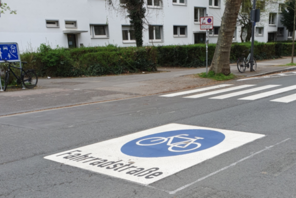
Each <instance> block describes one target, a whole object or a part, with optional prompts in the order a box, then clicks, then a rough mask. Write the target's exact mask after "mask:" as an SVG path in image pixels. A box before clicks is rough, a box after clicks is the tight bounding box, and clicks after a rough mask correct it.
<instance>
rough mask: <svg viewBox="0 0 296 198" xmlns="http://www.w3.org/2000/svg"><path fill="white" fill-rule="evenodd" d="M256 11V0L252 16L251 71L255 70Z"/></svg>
mask: <svg viewBox="0 0 296 198" xmlns="http://www.w3.org/2000/svg"><path fill="white" fill-rule="evenodd" d="M255 9H256V0H254V1H253V12H252V16H251V21H252V46H251V57H250V61H251V68H250V70H251V71H254V69H253V65H254V36H255V34H254V31H255V24H256V20H255Z"/></svg>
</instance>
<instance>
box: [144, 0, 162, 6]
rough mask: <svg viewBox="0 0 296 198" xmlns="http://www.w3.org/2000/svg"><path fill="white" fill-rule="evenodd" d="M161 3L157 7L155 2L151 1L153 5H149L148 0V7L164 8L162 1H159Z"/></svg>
mask: <svg viewBox="0 0 296 198" xmlns="http://www.w3.org/2000/svg"><path fill="white" fill-rule="evenodd" d="M157 1H158V2H159V5H155V0H151V2H152V5H149V4H148V0H147V7H148V8H162V3H161V1H160V0H157Z"/></svg>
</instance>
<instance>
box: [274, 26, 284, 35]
mask: <svg viewBox="0 0 296 198" xmlns="http://www.w3.org/2000/svg"><path fill="white" fill-rule="evenodd" d="M279 29H281V30H282V32H281V34H279V33H280V31H279ZM284 34H285V28H284V27H278V28H277V35H276V36H277V37H284Z"/></svg>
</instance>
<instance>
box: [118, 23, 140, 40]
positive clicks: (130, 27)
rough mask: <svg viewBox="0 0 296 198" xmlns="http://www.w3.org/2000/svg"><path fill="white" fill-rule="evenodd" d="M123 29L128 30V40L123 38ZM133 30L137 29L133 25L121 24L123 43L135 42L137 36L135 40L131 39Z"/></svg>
mask: <svg viewBox="0 0 296 198" xmlns="http://www.w3.org/2000/svg"><path fill="white" fill-rule="evenodd" d="M123 31H127V36H128V40H124V39H123ZM131 31H135V30H134V27H133V26H132V25H122V26H121V36H122V43H124V44H135V43H136V38H135V39H134V40H132V39H131Z"/></svg>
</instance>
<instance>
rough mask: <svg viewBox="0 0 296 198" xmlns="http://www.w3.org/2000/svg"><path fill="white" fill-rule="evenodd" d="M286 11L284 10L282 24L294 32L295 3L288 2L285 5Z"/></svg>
mask: <svg viewBox="0 0 296 198" xmlns="http://www.w3.org/2000/svg"><path fill="white" fill-rule="evenodd" d="M284 5H285V8H286V9H282V13H281V15H282V17H281V23H282V24H283V25H284V26H285V27H286V28H287V29H288V30H289V31H290V32H292V31H293V26H294V8H295V1H286V3H285V4H284Z"/></svg>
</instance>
